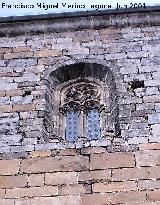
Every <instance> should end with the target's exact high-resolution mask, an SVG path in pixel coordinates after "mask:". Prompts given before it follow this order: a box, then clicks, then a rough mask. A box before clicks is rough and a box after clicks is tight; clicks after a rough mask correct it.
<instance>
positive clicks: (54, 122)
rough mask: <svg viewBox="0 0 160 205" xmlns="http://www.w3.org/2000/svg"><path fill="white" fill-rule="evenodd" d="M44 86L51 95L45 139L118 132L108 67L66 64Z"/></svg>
mask: <svg viewBox="0 0 160 205" xmlns="http://www.w3.org/2000/svg"><path fill="white" fill-rule="evenodd" d="M47 86H48V91H47V95H49V96H50V97H47V105H46V117H45V118H46V119H44V122H46V121H47V123H45V129H44V133H45V136H47V137H46V138H48V139H49V140H48V141H51V142H58V141H80V140H95V139H100V138H109V137H110V136H111V135H112V136H118V135H119V134H120V129H119V112H118V111H119V110H118V98H117V91H116V85H115V81H114V76H113V73H112V71H111V70H110V69H109V68H108V67H105V66H103V65H99V64H96V63H95V64H92V63H77V64H71V65H66V66H64V67H61V68H59V69H57V70H55V71H53V72H52V73H51V74H50V76H49V77H48V79H47ZM48 116H50V117H48ZM46 124H47V126H48V127H49V128H50V129H46Z"/></svg>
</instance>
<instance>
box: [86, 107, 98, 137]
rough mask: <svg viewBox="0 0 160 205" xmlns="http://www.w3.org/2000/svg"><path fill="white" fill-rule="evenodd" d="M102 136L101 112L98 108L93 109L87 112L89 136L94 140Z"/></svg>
mask: <svg viewBox="0 0 160 205" xmlns="http://www.w3.org/2000/svg"><path fill="white" fill-rule="evenodd" d="M100 136H101V129H100V113H99V112H98V110H97V109H92V110H90V111H88V113H87V137H88V138H89V139H90V140H93V139H99V138H100Z"/></svg>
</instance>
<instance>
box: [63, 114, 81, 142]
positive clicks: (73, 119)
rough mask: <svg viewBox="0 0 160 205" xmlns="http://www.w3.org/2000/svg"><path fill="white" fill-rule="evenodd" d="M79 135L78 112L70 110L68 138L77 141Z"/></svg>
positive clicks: (67, 126) (67, 116)
mask: <svg viewBox="0 0 160 205" xmlns="http://www.w3.org/2000/svg"><path fill="white" fill-rule="evenodd" d="M78 135H79V116H78V112H74V111H70V112H67V113H66V140H67V141H76V140H77V139H78Z"/></svg>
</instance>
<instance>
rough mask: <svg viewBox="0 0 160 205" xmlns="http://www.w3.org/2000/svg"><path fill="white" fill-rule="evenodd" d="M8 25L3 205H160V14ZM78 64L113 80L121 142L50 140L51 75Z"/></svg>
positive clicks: (3, 69) (2, 68)
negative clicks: (103, 70)
mask: <svg viewBox="0 0 160 205" xmlns="http://www.w3.org/2000/svg"><path fill="white" fill-rule="evenodd" d="M126 19H127V21H126ZM0 22H1V31H0V35H1V38H0V158H1V160H0V175H1V176H0V198H1V199H0V204H1V205H3V204H5V205H29V204H34V205H41V204H46V205H51V204H54V205H79V204H81V205H85V204H87V205H90V204H92V205H94V204H95V205H104V204H105V205H107V204H117V205H118V204H128V205H129V204H130V205H131V204H133V203H134V204H139V205H142V204H144V205H158V204H160V182H159V179H160V174H159V173H160V168H159V165H160V151H159V149H160V144H159V143H160V134H159V133H160V53H159V49H160V20H159V13H158V12H157V11H154V10H153V11H148V12H147V11H146V12H144V11H136V12H133V13H130V14H127V13H125V12H122V13H118V14H114V15H113V14H107V13H106V14H104V13H103V15H101V14H100V13H95V15H93V17H92V16H89V14H88V15H87V16H85V15H84V14H82V15H81V16H80V17H79V16H78V17H76V16H73V17H69V16H68V17H65V18H62V17H61V18H59V19H58V17H56V18H55V17H54V18H53V19H52V18H49V17H48V19H47V18H44V19H42V20H40V19H39V20H34V19H30V20H25V19H24V20H23V19H21V20H17V19H16V20H15V21H13V22H12V23H11V22H10V21H9V20H8V22H6V21H5V19H4V21H3V19H1V21H0ZM84 22H85V23H84ZM118 22H119V23H118ZM67 28H68V29H67ZM79 63H84V64H88V63H89V64H97V65H102V66H103V67H107V68H108V69H109V70H110V72H111V73H112V74H113V76H114V81H115V85H116V92H117V96H118V109H119V126H120V130H121V134H120V135H119V136H114V135H108V136H107V137H106V138H102V139H99V140H93V141H88V140H85V141H78V142H76V143H72V142H66V141H65V140H60V139H56V138H52V136H50V135H48V134H47V132H46V126H45V123H46V116H47V115H46V114H48V113H50V116H49V117H48V118H47V120H48V123H51V122H52V121H53V124H54V122H55V121H54V119H55V118H54V117H56V116H54V115H51V114H52V111H53V110H54V103H53V104H52V103H51V104H48V101H49V102H54V99H52V98H53V95H52V93H53V94H54V90H55V89H56V87H54V85H53V84H52V74H53V73H54V72H55V71H56V70H58V69H62V68H64V67H66V66H70V65H74V64H75V65H76V64H79ZM51 85H52V86H51ZM47 111H49V112H47ZM46 112H47V113H46ZM50 125H52V123H51V124H50ZM55 127H56V125H55ZM51 130H54V126H53V128H52V127H51ZM53 133H54V131H53Z"/></svg>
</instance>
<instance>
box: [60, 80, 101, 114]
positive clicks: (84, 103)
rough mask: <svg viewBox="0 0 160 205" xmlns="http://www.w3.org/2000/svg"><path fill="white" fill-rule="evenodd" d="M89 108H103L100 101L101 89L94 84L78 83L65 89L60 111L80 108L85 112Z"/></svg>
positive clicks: (99, 109) (78, 109)
mask: <svg viewBox="0 0 160 205" xmlns="http://www.w3.org/2000/svg"><path fill="white" fill-rule="evenodd" d="M90 109H98V111H100V112H101V110H102V109H104V105H102V103H101V91H100V89H98V87H97V86H96V85H93V84H90V83H78V84H75V85H72V86H70V87H69V88H68V89H67V90H66V92H65V96H64V100H63V104H62V106H61V111H62V113H64V114H65V113H66V112H67V111H81V110H83V111H84V112H85V111H87V110H90Z"/></svg>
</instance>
